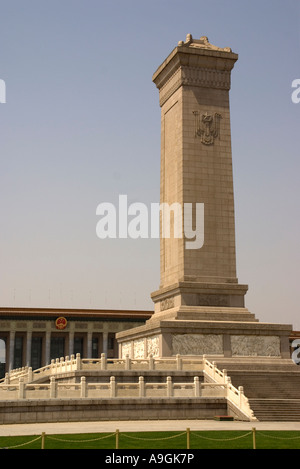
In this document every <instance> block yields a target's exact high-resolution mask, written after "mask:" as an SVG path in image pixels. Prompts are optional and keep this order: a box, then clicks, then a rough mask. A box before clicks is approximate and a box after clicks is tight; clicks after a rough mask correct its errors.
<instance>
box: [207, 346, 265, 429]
mask: <svg viewBox="0 0 300 469" xmlns="http://www.w3.org/2000/svg"><path fill="white" fill-rule="evenodd" d="M203 372H204V374H206V375H207V377H209V378H210V379H211V380H212V381H213V382H214V383H218V384H220V385H224V386H226V398H227V400H228V401H230V402H231V403H232V404H233V405H234V406H235V407H237V408H238V409H239V411H240V412H242V413H243V414H244V415H245V416H246V417H248V418H249V419H250V420H251V421H255V420H257V419H256V417H255V416H254V413H253V411H252V409H251V407H250V404H249V400H248V398H247V397H246V396H245V394H244V388H243V386H239V388H238V389H237V388H236V387H234V386H233V385H232V383H231V378H230V377H229V376H227V371H226V370H223V371H221V370H219V369H218V368H217V366H216V363H215V362H210V361H208V360H206V358H205V355H203Z"/></svg>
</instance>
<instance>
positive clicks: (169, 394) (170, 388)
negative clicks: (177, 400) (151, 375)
mask: <svg viewBox="0 0 300 469" xmlns="http://www.w3.org/2000/svg"><path fill="white" fill-rule="evenodd" d="M172 395H173V383H172V378H171V376H168V377H167V397H172Z"/></svg>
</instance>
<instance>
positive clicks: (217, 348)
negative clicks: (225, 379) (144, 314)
mask: <svg viewBox="0 0 300 469" xmlns="http://www.w3.org/2000/svg"><path fill="white" fill-rule="evenodd" d="M291 331H292V327H291V326H289V325H281V324H271V323H262V322H259V321H258V320H257V319H255V317H254V315H252V314H251V313H250V312H249V311H248V310H247V309H246V308H223V307H203V306H195V307H186V306H181V307H179V308H172V309H170V310H166V311H164V312H162V313H159V314H157V315H156V314H154V315H153V317H152V318H151V319H149V320H148V321H147V322H146V324H145V325H144V326H141V327H137V328H134V329H131V330H128V331H124V332H120V333H118V335H117V339H118V343H119V356H120V357H121V358H125V357H126V355H129V357H131V358H148V357H149V356H150V355H153V357H171V356H174V355H177V354H180V355H191V356H195V355H197V356H199V355H208V356H209V357H210V358H213V357H215V358H217V357H224V358H229V357H257V358H258V357H265V358H266V357H275V358H290V349H289V336H290V334H291Z"/></svg>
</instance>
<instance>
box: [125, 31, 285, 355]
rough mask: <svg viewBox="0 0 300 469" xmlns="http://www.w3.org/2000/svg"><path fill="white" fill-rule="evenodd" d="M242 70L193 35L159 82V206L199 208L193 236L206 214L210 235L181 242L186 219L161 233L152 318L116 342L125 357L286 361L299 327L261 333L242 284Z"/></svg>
mask: <svg viewBox="0 0 300 469" xmlns="http://www.w3.org/2000/svg"><path fill="white" fill-rule="evenodd" d="M237 60H238V55H237V54H235V53H233V52H232V50H231V49H230V48H219V47H216V46H214V45H212V44H210V43H209V41H208V39H207V37H201V38H200V39H199V40H195V39H193V37H192V36H191V35H190V34H188V35H187V37H186V41H185V42H183V41H180V42H179V43H178V46H177V47H176V48H175V49H174V50H173V51H172V52H171V53H170V55H169V56H168V57H167V58H166V60H165V61H164V62H163V63H162V64H161V65H160V67H159V68H158V69H157V71H156V72H155V73H154V75H153V82H154V83H155V85H156V87H157V88H158V90H159V102H160V106H161V174H160V178H161V180H160V191H161V193H160V201H161V204H162V205H163V204H166V205H167V206H168V207H175V206H177V207H178V206H179V207H182V209H183V212H184V210H185V207H186V206H190V207H191V206H192V207H193V210H192V211H191V212H190V217H191V218H192V220H189V221H190V227H191V226H193V227H195V223H196V224H197V216H196V215H197V212H196V210H195V206H196V205H197V204H201V207H203V211H202V212H201V213H202V215H203V218H201V220H202V222H203V227H202V228H203V229H202V231H201V234H202V236H200V234H199V233H198V237H200V238H201V239H200V240H199V239H198V240H197V239H196V238H197V229H196V230H194V231H193V233H195V239H194V240H193V239H192V238H191V237H190V236H189V239H187V237H186V236H185V231H184V230H183V231H184V232H183V233H181V236H178V235H177V236H174V231H175V223H178V218H180V220H179V221H180V222H181V225H184V223H182V222H184V221H185V218H184V213H183V212H181V213H179V214H178V213H176V214H173V215H174V216H173V218H170V234H171V235H170V236H165V235H163V233H162V231H161V237H160V286H159V290H158V291H156V292H154V293H152V295H151V297H152V299H153V301H154V305H155V313H154V315H153V316H152V318H151V319H150V320H149V321H147V323H146V324H145V326H141V327H138V328H135V329H132V330H128V331H125V332H122V333H119V334H118V335H117V339H118V342H119V354H120V356H123V357H124V356H125V355H127V354H129V355H130V356H131V357H132V358H144V357H148V356H149V355H150V354H152V355H154V356H170V355H174V354H177V353H179V354H182V355H201V354H204V353H205V354H209V355H218V356H224V357H232V356H249V355H256V356H257V355H258V356H277V357H288V356H289V343H288V337H289V334H290V332H291V330H292V326H283V325H278V324H266V323H259V322H258V320H257V319H256V318H255V316H254V315H253V314H251V313H250V312H249V311H248V309H247V308H245V301H244V297H245V294H246V292H247V290H248V287H247V285H241V284H239V283H238V279H237V274H236V247H235V214H234V191H233V171H232V150H231V127H230V105H229V90H230V88H231V71H232V69H233V67H234V65H235V63H236V61H237ZM176 217H177V218H176ZM161 225H162V224H161ZM196 228H197V227H196ZM161 230H163V228H162V227H161ZM172 230H173V233H172ZM172 234H173V235H172Z"/></svg>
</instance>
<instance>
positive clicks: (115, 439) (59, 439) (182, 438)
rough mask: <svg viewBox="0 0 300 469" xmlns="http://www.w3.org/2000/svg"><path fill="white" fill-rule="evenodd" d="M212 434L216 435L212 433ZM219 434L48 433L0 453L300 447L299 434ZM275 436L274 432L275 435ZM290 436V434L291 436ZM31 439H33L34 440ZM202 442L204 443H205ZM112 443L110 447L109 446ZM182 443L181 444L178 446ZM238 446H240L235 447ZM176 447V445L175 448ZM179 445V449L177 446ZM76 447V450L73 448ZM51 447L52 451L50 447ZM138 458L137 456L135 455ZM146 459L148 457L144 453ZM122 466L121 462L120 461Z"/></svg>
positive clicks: (168, 458) (156, 456)
mask: <svg viewBox="0 0 300 469" xmlns="http://www.w3.org/2000/svg"><path fill="white" fill-rule="evenodd" d="M210 433H212V432H210ZM213 433H214V434H216V437H213V436H212V435H211V436H208V434H207V433H206V432H201V431H191V430H190V428H187V429H186V430H185V431H182V432H180V433H176V434H174V435H170V436H165V437H160V438H153V436H152V435H151V433H150V434H149V435H150V436H149V437H148V436H146V437H140V436H136V435H135V434H132V433H128V432H120V431H119V429H116V430H115V431H114V432H113V433H109V434H104V435H103V434H99V436H96V437H93V438H83V439H78V438H73V439H72V438H70V435H68V438H66V437H65V436H64V435H61V436H55V435H47V434H46V433H45V432H43V433H42V434H41V435H38V436H34V437H33V438H32V439H30V440H29V441H26V442H22V443H19V444H11V445H9V444H8V445H7V444H6V445H5V447H3V446H1V445H0V449H24V448H26V447H27V448H28V447H29V448H30V447H32V448H33V449H34V448H36V449H48V447H49V443H50V444H51V446H52V447H55V448H57V449H61V448H68V447H70V448H72V447H76V449H79V448H84V447H86V446H87V445H88V446H91V445H92V447H93V448H95V447H96V448H98V449H101V448H103V447H104V448H105V449H107V448H110V449H116V450H119V449H120V448H121V446H122V443H123V442H124V441H125V442H126V443H127V444H126V446H127V447H128V441H130V442H131V445H130V446H131V448H132V449H135V448H139V449H140V448H141V446H142V445H143V444H146V445H147V448H149V446H150V445H151V448H155V446H156V445H155V442H159V443H160V445H161V443H162V442H163V445H164V448H165V449H166V448H168V446H170V445H168V441H170V440H173V444H172V446H173V447H174V446H176V447H177V448H178V449H179V448H181V449H187V450H190V449H191V448H192V447H194V448H199V446H200V444H201V446H202V447H203V445H204V446H205V442H207V443H208V444H209V447H212V445H213V444H215V447H216V448H217V449H219V448H220V443H222V444H223V445H229V446H230V448H231V449H232V448H233V447H234V446H239V448H240V447H241V442H242V441H244V445H245V447H246V448H247V449H251V448H252V449H254V450H255V449H259V447H258V445H257V436H259V440H260V441H261V439H262V441H263V444H262V447H263V448H267V447H268V446H269V445H268V444H266V441H269V442H270V441H272V440H273V441H274V440H276V447H277V448H280V442H283V441H284V445H285V447H287V442H289V444H290V446H292V447H293V448H294V449H295V447H296V448H299V445H300V435H299V432H298V435H296V436H290V437H288V436H277V435H271V434H270V433H267V434H266V433H265V432H262V431H260V430H257V429H256V428H255V427H252V429H251V430H250V431H246V432H239V433H240V434H238V435H235V436H231V437H230V436H229V435H228V436H227V435H226V437H225V438H224V433H225V434H226V433H227V432H226V431H225V432H224V431H223V432H222V434H221V438H220V437H218V436H217V435H218V431H216V432H213ZM272 433H274V432H272ZM287 433H289V432H287ZM30 438H31V437H30ZM10 439H11V441H12V443H13V442H14V441H15V437H11V438H10ZM201 440H202V441H201ZM107 442H109V443H107ZM177 442H178V443H177ZM235 442H237V444H236V445H235ZM174 443H175V445H174ZM176 443H177V445H176ZM73 445H74V446H73ZM47 446H48V447H47ZM135 454H137V453H135ZM144 455H145V453H144ZM111 456H112V457H114V458H118V453H115V454H113V453H112V454H110V453H105V458H106V462H111V461H110V460H109V458H110V457H111ZM130 458H132V457H130V456H129V459H128V456H126V460H125V461H126V462H129V463H130V462H131V459H130ZM151 458H152V460H151V461H150V462H155V463H162V462H165V463H174V462H179V463H185V462H186V463H191V462H193V459H194V454H193V453H192V452H189V453H182V454H179V455H178V453H176V456H175V459H174V456H173V454H172V452H168V453H161V452H159V453H155V452H153V451H151ZM118 462H120V461H119V460H118Z"/></svg>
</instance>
